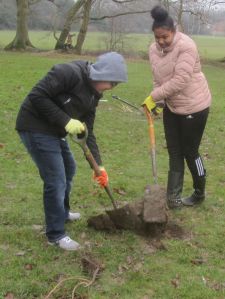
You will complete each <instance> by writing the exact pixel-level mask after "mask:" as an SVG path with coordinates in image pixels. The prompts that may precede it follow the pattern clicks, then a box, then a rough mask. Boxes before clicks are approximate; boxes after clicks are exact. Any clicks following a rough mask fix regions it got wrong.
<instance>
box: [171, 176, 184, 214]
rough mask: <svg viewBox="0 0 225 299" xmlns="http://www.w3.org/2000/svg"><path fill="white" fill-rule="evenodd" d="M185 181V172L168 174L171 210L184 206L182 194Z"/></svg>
mask: <svg viewBox="0 0 225 299" xmlns="http://www.w3.org/2000/svg"><path fill="white" fill-rule="evenodd" d="M183 181H184V173H183V172H176V171H169V172H168V183H167V205H168V207H169V208H170V209H176V208H179V207H181V206H182V200H181V193H182V189H183Z"/></svg>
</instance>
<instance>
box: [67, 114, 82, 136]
mask: <svg viewBox="0 0 225 299" xmlns="http://www.w3.org/2000/svg"><path fill="white" fill-rule="evenodd" d="M65 130H66V132H67V133H69V134H72V135H73V134H81V133H82V132H83V131H85V127H84V125H83V124H82V122H80V121H79V120H77V119H72V118H71V120H70V121H69V122H68V123H67V125H66V126H65Z"/></svg>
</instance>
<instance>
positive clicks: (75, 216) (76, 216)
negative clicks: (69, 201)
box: [67, 212, 81, 221]
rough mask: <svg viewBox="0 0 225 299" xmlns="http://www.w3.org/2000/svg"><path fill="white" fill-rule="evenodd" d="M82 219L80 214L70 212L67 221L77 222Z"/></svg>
mask: <svg viewBox="0 0 225 299" xmlns="http://www.w3.org/2000/svg"><path fill="white" fill-rule="evenodd" d="M80 217H81V215H80V213H72V212H69V215H68V218H67V220H69V221H75V220H78V219H80Z"/></svg>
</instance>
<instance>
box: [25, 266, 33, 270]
mask: <svg viewBox="0 0 225 299" xmlns="http://www.w3.org/2000/svg"><path fill="white" fill-rule="evenodd" d="M24 269H25V270H29V271H30V270H33V265H32V264H26V265H25V266H24Z"/></svg>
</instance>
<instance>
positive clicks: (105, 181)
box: [93, 166, 109, 188]
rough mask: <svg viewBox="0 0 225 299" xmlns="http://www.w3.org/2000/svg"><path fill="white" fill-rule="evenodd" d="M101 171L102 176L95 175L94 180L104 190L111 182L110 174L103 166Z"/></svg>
mask: <svg viewBox="0 0 225 299" xmlns="http://www.w3.org/2000/svg"><path fill="white" fill-rule="evenodd" d="M99 169H100V170H101V175H98V176H97V175H96V174H95V173H94V174H93V178H94V180H95V181H96V182H97V183H98V184H99V185H100V186H101V187H102V188H104V187H105V186H106V185H107V184H108V181H109V178H108V174H107V172H106V170H105V168H104V167H103V166H100V167H99Z"/></svg>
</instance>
